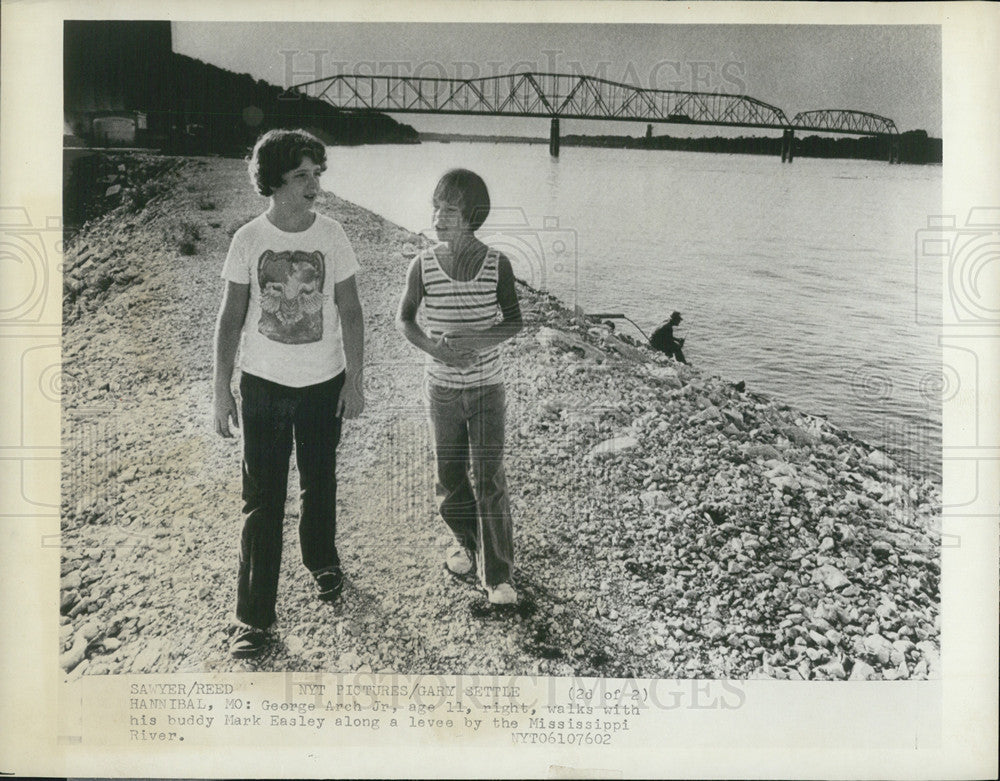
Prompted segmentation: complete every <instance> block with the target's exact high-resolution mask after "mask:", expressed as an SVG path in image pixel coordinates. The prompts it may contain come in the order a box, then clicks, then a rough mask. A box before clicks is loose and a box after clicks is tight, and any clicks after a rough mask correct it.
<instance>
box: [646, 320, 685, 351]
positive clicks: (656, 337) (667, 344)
mask: <svg viewBox="0 0 1000 781" xmlns="http://www.w3.org/2000/svg"><path fill="white" fill-rule="evenodd" d="M682 319H683V318H681V313H680V312H672V313H671V315H670V319H669V320H667V322H665V323H664V324H663V325H661V326H660V327H659V328H657V329H656V330H655V331H653V335H652V336H651V337H649V345H650V347H652V348H653V349H655V350H659V351H660V352H662V353H666V354H667V355H669V356H670V357H671V358H675V359H676V360H678V361H680V362H681V363H687V361H686V360H684V352H683V350H681V348H682V347H683V346H684V340H683V339H681V338H679V337H675V336H674V327H675V326H678V325H680V323H681V320H682Z"/></svg>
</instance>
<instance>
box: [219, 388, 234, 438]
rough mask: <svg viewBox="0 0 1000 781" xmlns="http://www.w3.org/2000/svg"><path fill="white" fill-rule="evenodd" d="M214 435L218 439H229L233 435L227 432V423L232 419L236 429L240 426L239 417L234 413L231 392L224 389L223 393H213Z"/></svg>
mask: <svg viewBox="0 0 1000 781" xmlns="http://www.w3.org/2000/svg"><path fill="white" fill-rule="evenodd" d="M214 407H215V433H216V434H218V435H219V436H220V437H225V438H226V439H229V438H231V437H232V436H233V433H232V432H231V431H230V430H229V421H230V419H232V421H233V425H234V426H236V428H239V426H240V419H239V415H238V413H237V411H236V399H235V398H233V392H232V391H231V390H229V389H228V388H226V389H225V390H224V391H216V393H215V403H214Z"/></svg>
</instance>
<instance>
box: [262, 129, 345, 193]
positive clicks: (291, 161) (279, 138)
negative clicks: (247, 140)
mask: <svg viewBox="0 0 1000 781" xmlns="http://www.w3.org/2000/svg"><path fill="white" fill-rule="evenodd" d="M304 157H308V158H309V159H310V160H312V161H313V162H314V163H316V164H317V165H320V166H323V168H324V170H325V169H326V149H325V148H324V146H323V142H322V141H320V140H319V139H318V138H316V136H314V135H312V134H311V133H307V132H306V131H304V130H268V131H267V132H266V133H265V134H264V135H262V136H261V137H260V138H258V139H257V143H256V144H255V145H254V148H253V152H252V153H251V154H250V161H249V166H248V169H249V171H250V180H251V181H252V182H253V184H254V187H256V188H257V192H259V193H260V194H261V195H264V196H268V195H271V194H272V193H273V192H274V189H275V188H276V187H280V186H281V184H282V182H283V179H282V177H283V176H284V175H285V174H286V173H288V172H289V171H292V170H294V169H296V168H298V167H299V166H300V165H301V164H302V159H303V158H304Z"/></svg>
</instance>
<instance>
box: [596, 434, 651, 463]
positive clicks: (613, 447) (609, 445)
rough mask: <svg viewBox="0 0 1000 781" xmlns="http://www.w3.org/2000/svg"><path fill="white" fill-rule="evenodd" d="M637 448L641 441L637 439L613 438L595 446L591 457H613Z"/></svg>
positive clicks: (626, 437)
mask: <svg viewBox="0 0 1000 781" xmlns="http://www.w3.org/2000/svg"><path fill="white" fill-rule="evenodd" d="M637 447H639V441H638V440H637V439H636V438H635V437H631V436H623V437H612V438H611V439H606V440H605V441H604V442H601V443H600V444H599V445H595V446H594V448H593V450H591V451H590V457H591V458H601V457H606V456H613V455H615V454H616V453H621V452H624V451H626V450H634V449H635V448H637Z"/></svg>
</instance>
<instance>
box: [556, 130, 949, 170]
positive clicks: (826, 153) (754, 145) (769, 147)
mask: <svg viewBox="0 0 1000 781" xmlns="http://www.w3.org/2000/svg"><path fill="white" fill-rule="evenodd" d="M560 143H561V144H562V145H564V146H599V147H616V148H625V149H665V150H678V151H686V152H724V153H729V154H751V155H773V156H775V157H778V156H780V155H781V138H780V137H766V136H738V137H736V138H722V137H719V136H712V137H696V138H676V137H673V136H649V135H647V136H639V137H632V136H584V135H566V136H563V137H562V138H561V139H560ZM888 144H889V140H888V138H886V137H884V136H882V137H880V136H861V137H844V136H840V137H836V138H834V137H830V136H817V135H811V136H805V137H801V138H800V137H796V139H795V146H794V147H793V152H794V154H795V156H796V157H842V158H856V159H862V160H885V159H888V156H889V146H888ZM941 149H942V144H941V139H940V138H932V137H930V136H928V135H927V132H926V131H925V130H908V131H906V132H905V133H900V134H899V160H900V162H902V163H940V162H941Z"/></svg>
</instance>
